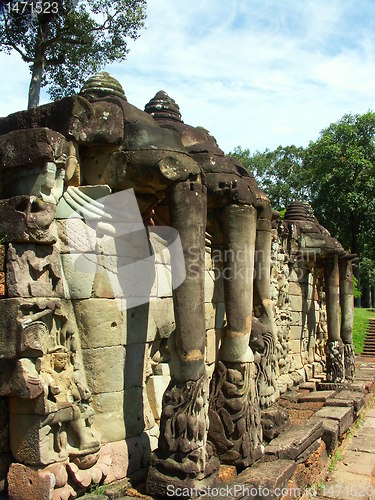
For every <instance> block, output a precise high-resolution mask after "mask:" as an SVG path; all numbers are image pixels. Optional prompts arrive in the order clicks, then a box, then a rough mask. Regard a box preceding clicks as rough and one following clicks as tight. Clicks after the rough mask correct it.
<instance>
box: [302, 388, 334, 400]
mask: <svg viewBox="0 0 375 500" xmlns="http://www.w3.org/2000/svg"><path fill="white" fill-rule="evenodd" d="M300 388H301V386H300ZM334 394H335V391H313V392H310V394H302V396H300V397H299V398H298V402H299V403H307V402H309V401H311V402H316V403H321V402H325V401H327V399H329V398H332V396H334Z"/></svg>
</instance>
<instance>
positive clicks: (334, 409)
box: [310, 406, 354, 437]
mask: <svg viewBox="0 0 375 500" xmlns="http://www.w3.org/2000/svg"><path fill="white" fill-rule="evenodd" d="M325 418H328V419H330V420H335V421H337V422H338V423H339V429H338V432H339V436H340V437H341V436H342V435H343V434H344V432H346V431H347V430H348V429H349V427H350V426H351V425H352V423H353V421H354V411H353V408H352V407H349V408H348V407H339V406H324V408H322V409H320V410H318V411H317V412H316V413H314V415H313V416H312V417H311V418H310V420H315V419H325Z"/></svg>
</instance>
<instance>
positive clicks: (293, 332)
mask: <svg viewBox="0 0 375 500" xmlns="http://www.w3.org/2000/svg"><path fill="white" fill-rule="evenodd" d="M303 336H304V330H303V327H302V326H290V327H289V339H290V342H293V341H300V340H301V338H302V337H303Z"/></svg>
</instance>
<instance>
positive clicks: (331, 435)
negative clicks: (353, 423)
mask: <svg viewBox="0 0 375 500" xmlns="http://www.w3.org/2000/svg"><path fill="white" fill-rule="evenodd" d="M322 422H323V434H322V440H323V441H324V442H325V445H326V448H327V453H332V451H334V450H335V449H336V447H337V444H338V439H339V422H338V421H337V420H331V419H329V418H323V419H322Z"/></svg>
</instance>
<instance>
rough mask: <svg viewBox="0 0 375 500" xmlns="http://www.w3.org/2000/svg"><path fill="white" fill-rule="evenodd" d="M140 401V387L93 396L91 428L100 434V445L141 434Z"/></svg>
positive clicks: (142, 420) (142, 426) (142, 416)
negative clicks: (92, 422)
mask: <svg viewBox="0 0 375 500" xmlns="http://www.w3.org/2000/svg"><path fill="white" fill-rule="evenodd" d="M142 401H143V399H142V388H141V387H133V388H131V389H126V390H125V391H120V392H110V393H102V394H94V395H93V401H92V407H93V410H94V411H95V418H94V424H93V428H94V429H95V430H96V431H98V433H99V434H100V436H101V442H102V443H112V442H114V441H121V440H123V439H125V437H126V438H130V437H133V436H139V435H140V434H141V433H142V431H143V429H144V427H145V424H144V415H143V402H142Z"/></svg>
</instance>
